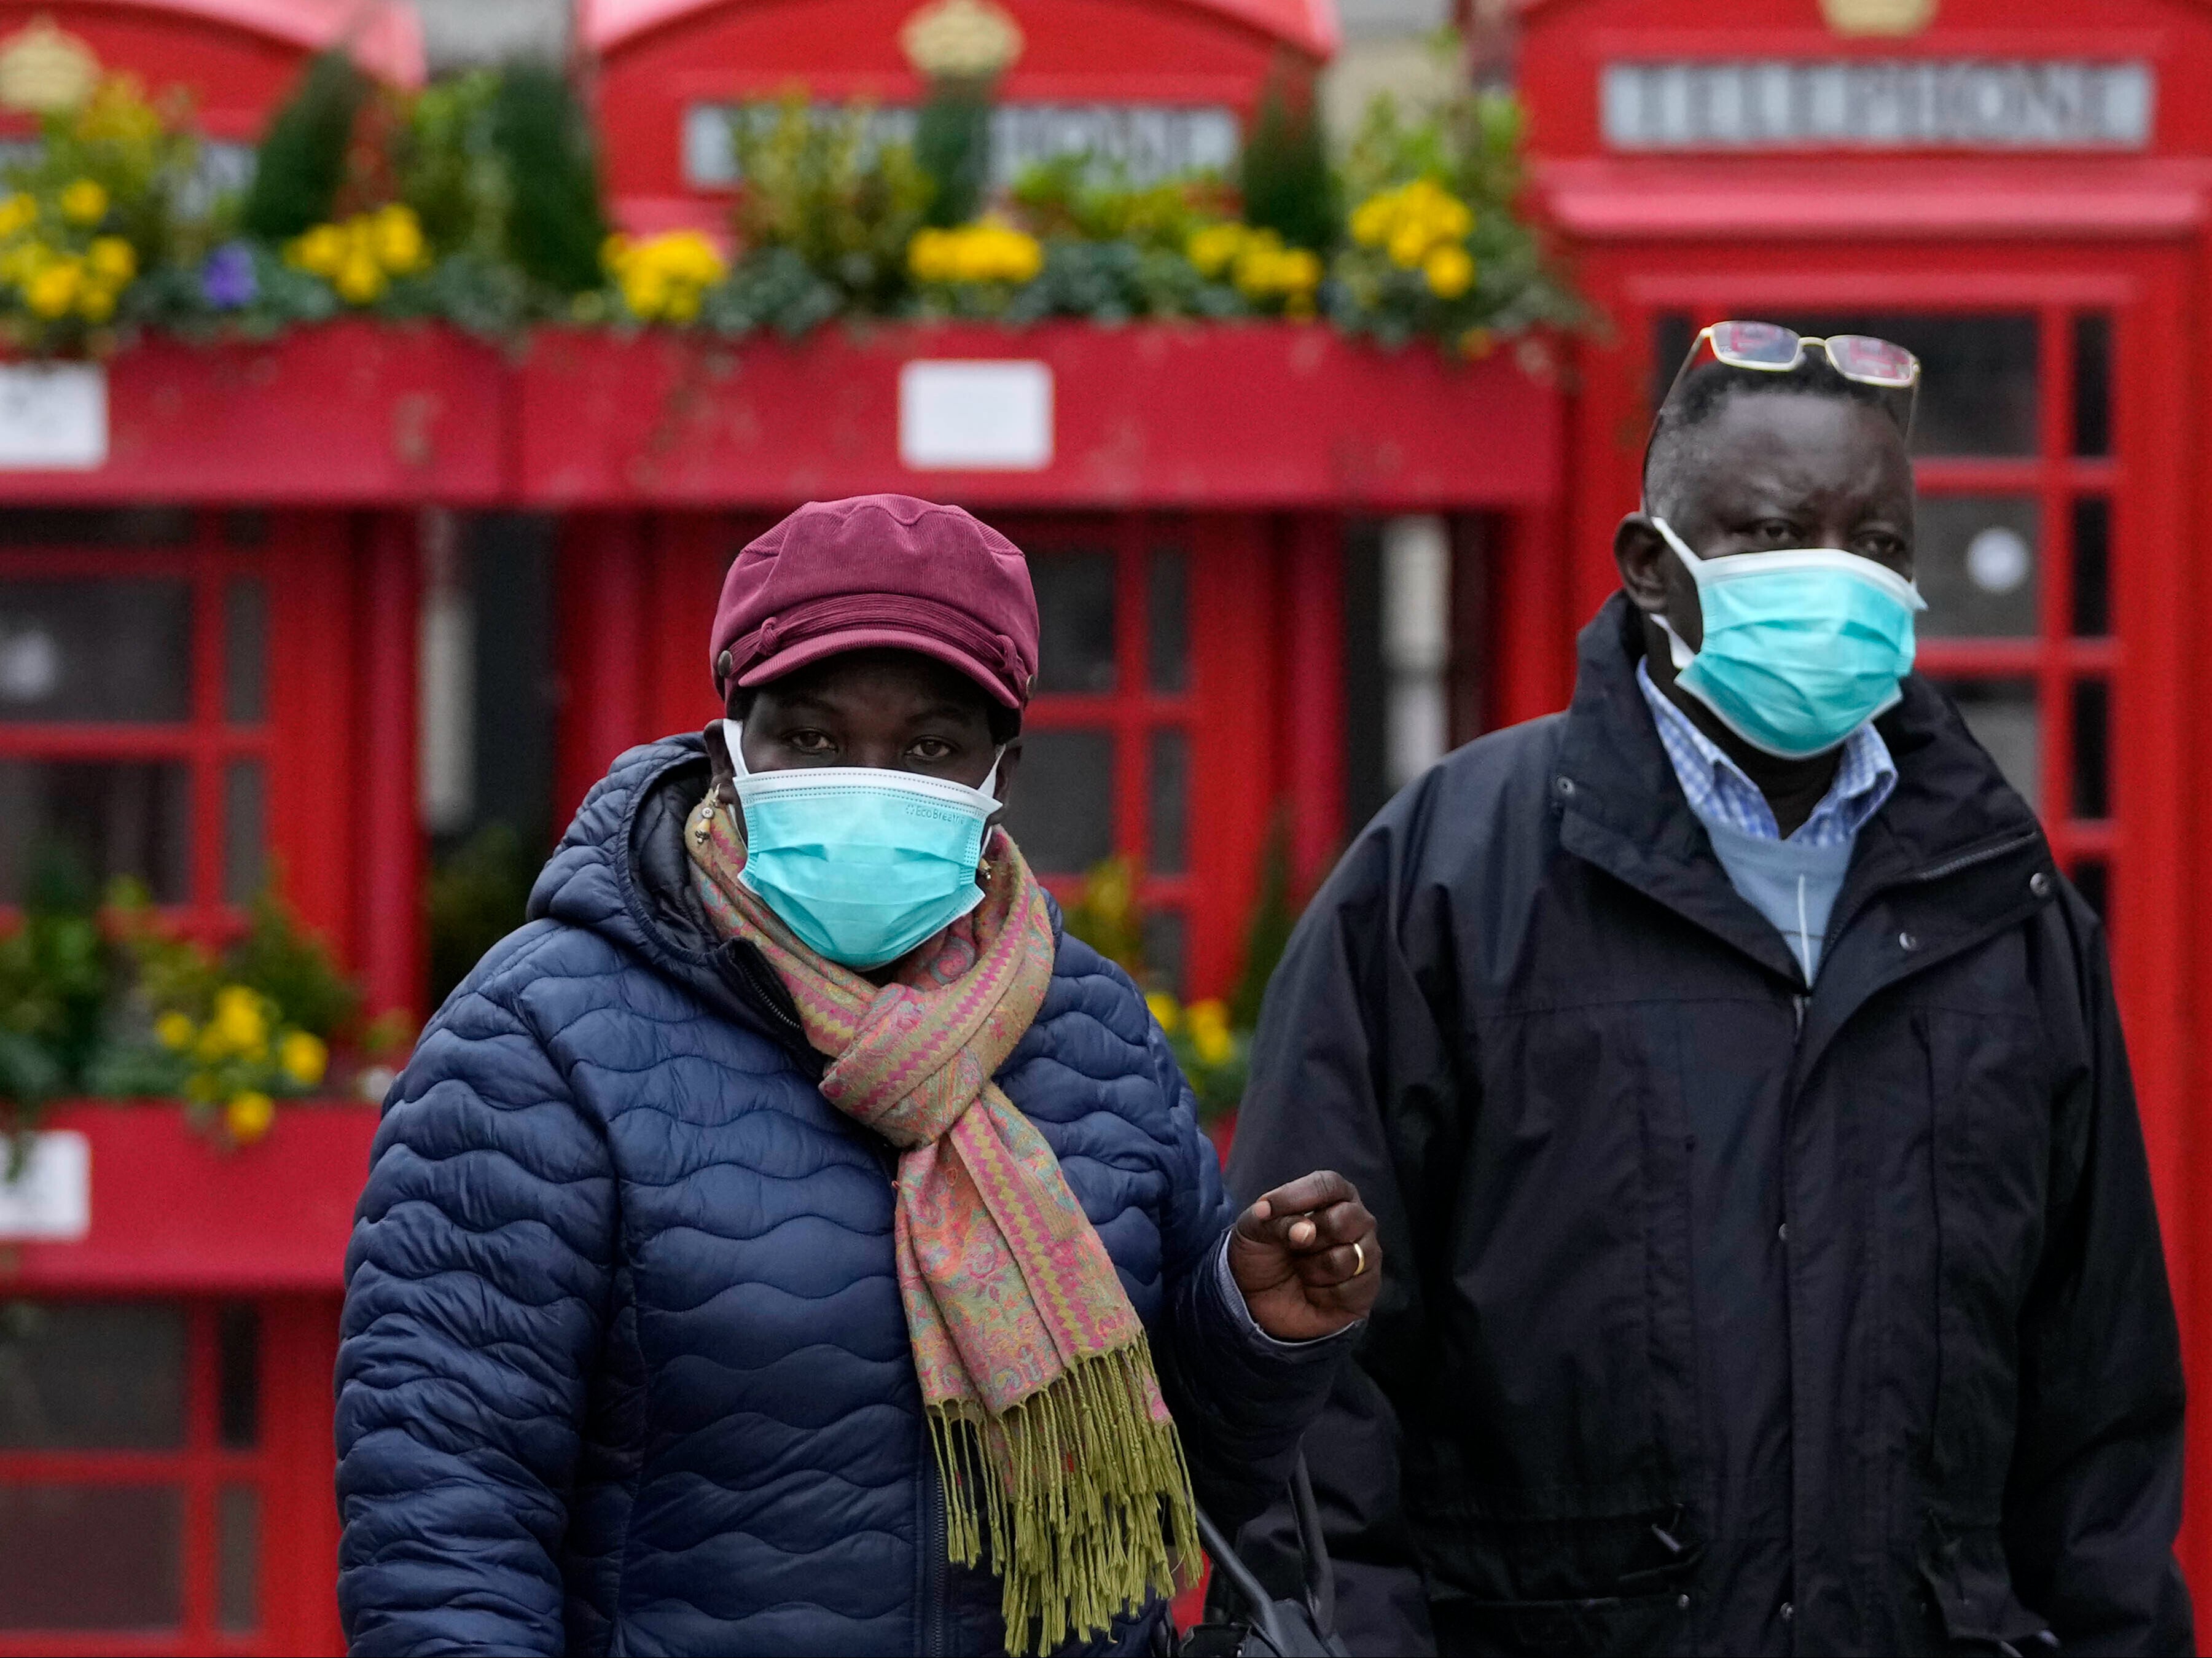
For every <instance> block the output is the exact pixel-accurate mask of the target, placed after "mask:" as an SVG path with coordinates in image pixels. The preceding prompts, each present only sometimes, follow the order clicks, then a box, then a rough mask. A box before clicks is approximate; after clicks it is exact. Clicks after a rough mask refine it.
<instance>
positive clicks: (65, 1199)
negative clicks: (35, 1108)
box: [0, 1129, 92, 1241]
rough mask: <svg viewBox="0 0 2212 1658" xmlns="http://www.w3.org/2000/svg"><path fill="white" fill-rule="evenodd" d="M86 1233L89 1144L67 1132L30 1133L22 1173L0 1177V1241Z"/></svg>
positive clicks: (89, 1193)
mask: <svg viewBox="0 0 2212 1658" xmlns="http://www.w3.org/2000/svg"><path fill="white" fill-rule="evenodd" d="M4 1175H5V1165H4V1164H0V1176H4ZM90 1230H92V1143H91V1142H90V1141H89V1140H88V1139H85V1137H84V1136H83V1135H82V1134H80V1133H76V1131H75V1130H73V1129H63V1130H59V1131H57V1132H55V1133H47V1134H33V1135H32V1136H31V1150H30V1154H29V1156H28V1157H26V1158H25V1159H24V1162H23V1172H22V1174H21V1175H20V1176H18V1177H17V1178H16V1179H15V1180H12V1181H11V1180H8V1179H5V1178H4V1177H0V1238H45V1239H51V1240H58V1241H66V1240H70V1239H74V1238H81V1237H82V1236H84V1235H85V1234H86V1233H87V1232H88V1231H90Z"/></svg>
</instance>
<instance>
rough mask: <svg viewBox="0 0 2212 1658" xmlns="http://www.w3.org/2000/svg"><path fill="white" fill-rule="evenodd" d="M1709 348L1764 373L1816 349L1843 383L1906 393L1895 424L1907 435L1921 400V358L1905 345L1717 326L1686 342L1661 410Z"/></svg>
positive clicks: (1786, 369) (1770, 327) (1782, 369)
mask: <svg viewBox="0 0 2212 1658" xmlns="http://www.w3.org/2000/svg"><path fill="white" fill-rule="evenodd" d="M1707 346H1711V348H1712V353H1713V357H1714V360H1715V361H1718V362H1723V363H1725V364H1727V365H1728V366H1729V367H1730V368H1747V369H1751V370H1753V371H1755V372H1757V373H1760V374H1789V373H1790V371H1791V370H1792V369H1794V368H1796V367H1797V366H1798V364H1800V363H1802V362H1803V361H1805V352H1806V350H1807V349H1808V347H1809V348H1814V349H1818V350H1819V351H1820V355H1822V356H1824V357H1826V359H1827V360H1828V366H1829V367H1832V368H1833V369H1834V370H1835V371H1836V372H1837V373H1838V374H1840V375H1842V376H1843V377H1844V379H1845V380H1853V381H1856V382H1857V384H1859V385H1861V386H1879V387H1880V388H1881V390H1883V391H1885V392H1905V393H1907V394H1908V396H1907V398H1906V402H1905V418H1904V419H1903V420H1902V421H1901V422H1899V424H1900V425H1901V426H1902V427H1903V428H1905V433H1906V434H1907V435H1908V436H1909V435H1910V434H1911V431H1912V417H1913V415H1914V413H1915V412H1916V411H1917V407H1918V404H1919V400H1920V359H1919V358H1917V357H1916V356H1914V355H1912V353H1911V352H1910V351H1908V350H1906V349H1905V348H1904V347H1903V346H1901V345H1899V344H1896V343H1893V342H1892V341H1889V340H1883V339H1876V338H1875V337H1874V336H1873V335H1871V334H1831V335H1828V336H1826V337H1820V336H1818V335H1807V334H1800V333H1799V332H1798V331H1796V329H1794V328H1784V326H1782V325H1781V324H1779V323H1771V322H1735V321H1731V322H1717V323H1713V324H1711V325H1709V326H1707V327H1705V328H1701V329H1699V331H1698V337H1696V338H1695V339H1693V340H1692V341H1691V342H1690V349H1689V354H1688V355H1686V356H1685V357H1684V358H1683V359H1682V366H1681V367H1680V368H1678V369H1676V370H1675V371H1674V382H1673V383H1672V384H1671V385H1669V386H1668V388H1667V395H1666V396H1665V397H1663V398H1661V399H1660V400H1659V407H1660V409H1662V410H1663V409H1665V408H1666V406H1667V405H1668V404H1670V403H1672V402H1673V401H1674V394H1675V393H1676V392H1679V391H1680V390H1681V389H1682V382H1683V380H1686V379H1687V378H1688V376H1689V373H1690V370H1691V369H1692V367H1695V366H1696V364H1697V361H1698V358H1699V355H1701V354H1702V353H1703V352H1704V351H1705V348H1706V347H1707ZM1654 423H1655V425H1656V413H1655V417H1654Z"/></svg>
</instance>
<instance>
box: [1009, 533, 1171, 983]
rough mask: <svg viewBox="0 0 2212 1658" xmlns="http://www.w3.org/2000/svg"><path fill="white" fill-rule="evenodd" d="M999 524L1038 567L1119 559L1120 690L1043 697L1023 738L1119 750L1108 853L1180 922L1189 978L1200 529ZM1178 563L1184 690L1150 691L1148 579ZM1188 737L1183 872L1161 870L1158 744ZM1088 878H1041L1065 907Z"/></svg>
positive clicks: (1068, 874) (1156, 908)
mask: <svg viewBox="0 0 2212 1658" xmlns="http://www.w3.org/2000/svg"><path fill="white" fill-rule="evenodd" d="M987 516H989V517H991V518H992V521H993V523H994V525H995V526H996V527H997V528H998V529H1000V531H1002V532H1003V533H1005V534H1006V537H1008V538H1009V539H1011V540H1012V542H1013V543H1014V544H1015V545H1016V546H1018V547H1019V548H1021V549H1022V550H1023V551H1024V553H1026V554H1027V555H1028V556H1030V560H1031V561H1032V566H1033V568H1034V564H1035V563H1036V562H1041V561H1045V560H1049V559H1051V558H1052V557H1053V556H1054V555H1055V554H1059V553H1063V552H1065V553H1077V552H1104V553H1107V554H1109V556H1111V557H1112V559H1113V561H1114V586H1113V592H1114V689H1112V690H1110V691H1090V692H1079V691H1042V690H1041V691H1039V692H1038V693H1037V694H1036V696H1035V697H1034V698H1033V699H1032V700H1031V701H1030V706H1029V708H1028V709H1027V710H1026V711H1025V712H1024V714H1023V716H1022V728H1023V731H1024V733H1025V734H1026V733H1030V732H1070V731H1097V732H1106V733H1108V734H1109V736H1110V738H1111V739H1112V742H1113V745H1114V777H1113V787H1112V799H1113V802H1114V821H1113V826H1112V853H1113V855H1114V856H1116V857H1121V858H1127V859H1129V860H1130V861H1131V862H1132V863H1133V865H1135V867H1136V869H1137V872H1138V876H1139V880H1138V886H1137V898H1138V902H1139V904H1140V905H1141V906H1142V908H1143V909H1144V910H1145V912H1146V915H1147V916H1148V917H1151V916H1167V917H1172V918H1174V919H1175V920H1176V921H1177V922H1178V923H1179V924H1180V926H1181V927H1182V935H1183V943H1182V957H1183V971H1182V976H1183V977H1184V978H1185V979H1186V980H1187V979H1188V961H1189V952H1190V944H1191V933H1192V931H1193V929H1194V926H1195V925H1196V917H1195V916H1194V914H1193V911H1194V897H1195V883H1194V878H1193V876H1192V864H1193V861H1194V855H1195V847H1194V840H1195V838H1196V831H1197V830H1198V829H1199V827H1200V825H1199V823H1198V822H1197V819H1196V814H1195V812H1194V802H1193V800H1192V799H1191V795H1192V793H1193V790H1192V775H1191V774H1192V768H1193V767H1194V765H1195V764H1196V756H1197V750H1198V734H1197V731H1196V726H1197V722H1198V698H1197V694H1196V689H1195V687H1196V685H1197V683H1198V663H1197V657H1198V653H1199V651H1200V641H1199V639H1198V636H1197V630H1196V629H1195V628H1194V626H1193V616H1192V610H1193V608H1194V606H1193V604H1192V594H1193V592H1194V588H1195V586H1196V585H1197V568H1196V567H1197V563H1198V560H1199V556H1200V550H1199V537H1198V533H1197V528H1196V526H1195V525H1194V524H1193V523H1192V522H1191V521H1190V520H1189V519H1188V517H1186V516H1184V515H1181V514H1170V513H1111V514H1075V513H1066V514H1054V515H1051V516H1045V515H1038V516H1036V517H1032V518H1012V517H1005V518H1001V517H1000V516H998V515H995V514H987ZM1162 554H1168V555H1172V556H1176V557H1179V558H1180V559H1181V560H1182V564H1183V574H1182V603H1183V616H1182V630H1183V639H1184V641H1185V655H1184V671H1183V684H1182V689H1180V690H1161V689H1156V688H1155V687H1154V685H1153V683H1152V562H1153V559H1154V557H1155V556H1156V555H1162ZM1162 732H1179V733H1181V735H1182V738H1183V754H1184V761H1183V780H1182V781H1183V788H1184V799H1183V806H1182V811H1183V823H1184V835H1183V847H1182V854H1183V855H1182V868H1181V869H1179V870H1176V871H1172V872H1161V871H1159V870H1158V861H1159V860H1158V851H1159V849H1158V847H1155V846H1154V845H1153V844H1152V828H1153V823H1154V814H1153V810H1152V807H1153V793H1154V790H1155V786H1156V785H1157V782H1158V780H1157V779H1155V778H1154V777H1153V775H1152V760H1153V738H1155V736H1157V735H1158V734H1159V733H1162ZM1086 873H1087V872H1085V871H1082V870H1042V869H1041V870H1039V871H1038V875H1039V877H1040V878H1041V879H1042V881H1043V882H1044V884H1045V885H1046V886H1047V888H1048V889H1049V890H1051V892H1052V894H1053V896H1054V897H1056V898H1058V899H1059V900H1060V902H1063V903H1068V902H1074V901H1075V900H1076V899H1077V898H1078V897H1079V896H1080V895H1081V893H1082V890H1083V886H1084V878H1085V874H1086Z"/></svg>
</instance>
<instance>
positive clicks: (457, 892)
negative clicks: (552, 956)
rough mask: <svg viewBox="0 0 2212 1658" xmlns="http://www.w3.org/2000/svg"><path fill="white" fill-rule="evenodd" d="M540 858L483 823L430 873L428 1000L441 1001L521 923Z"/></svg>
mask: <svg viewBox="0 0 2212 1658" xmlns="http://www.w3.org/2000/svg"><path fill="white" fill-rule="evenodd" d="M537 876H538V860H537V859H533V858H532V856H531V855H530V853H529V851H528V849H527V848H526V847H524V845H523V842H522V836H521V835H520V834H518V833H517V832H516V831H515V830H514V829H513V828H512V827H510V826H509V825H507V824H506V823H487V824H485V825H484V826H483V828H482V829H478V830H477V832H476V833H475V834H474V835H471V836H470V837H469V838H468V839H467V840H466V841H463V842H462V843H461V844H460V845H459V847H455V848H454V849H453V851H452V852H450V853H447V855H446V856H445V857H444V858H443V859H440V860H439V862H438V864H437V865H436V866H435V868H433V869H432V871H431V872H430V884H429V891H428V908H429V921H430V999H431V1001H432V1002H433V1003H437V1002H442V1001H444V1000H445V999H446V998H447V996H448V995H450V994H452V993H453V987H454V986H455V985H457V984H459V983H460V981H462V980H463V979H465V978H466V977H468V975H469V973H470V970H471V969H473V968H474V967H475V966H476V964H477V963H478V962H479V961H481V960H482V959H483V956H484V953H485V952H486V951H487V950H489V949H490V948H491V947H492V946H493V945H494V944H497V943H498V942H499V941H500V940H501V938H505V937H507V934H508V933H510V932H513V931H514V930H515V928H517V927H519V926H521V925H522V919H523V910H524V908H525V907H526V905H527V904H528V902H529V900H530V887H531V883H532V882H533V881H534V880H535V879H536V878H537Z"/></svg>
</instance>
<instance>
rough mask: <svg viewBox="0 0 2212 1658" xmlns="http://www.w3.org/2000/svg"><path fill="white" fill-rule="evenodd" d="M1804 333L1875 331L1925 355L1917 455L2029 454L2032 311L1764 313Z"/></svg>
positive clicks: (1915, 432) (2032, 445) (2034, 376)
mask: <svg viewBox="0 0 2212 1658" xmlns="http://www.w3.org/2000/svg"><path fill="white" fill-rule="evenodd" d="M1760 320H1763V321H1766V322H1778V323H1782V324H1784V325H1787V326H1789V327H1791V328H1795V329H1796V330H1797V331H1798V332H1800V333H1802V334H1818V335H1823V336H1826V335H1829V334H1872V335H1874V336H1875V337H1877V338H1880V339H1886V340H1893V341H1895V342H1896V343H1898V344H1899V345H1901V346H1903V347H1905V349H1906V350H1908V351H1910V352H1911V353H1912V354H1913V355H1915V356H1917V357H1918V358H1919V359H1920V399H1919V408H1918V413H1917V416H1916V417H1915V419H1914V421H1913V426H1912V451H1913V452H1914V453H1915V454H1918V455H2032V454H2034V453H2035V452H2036V434H2037V429H2038V422H2037V413H2038V409H2039V399H2038V396H2037V385H2038V380H2039V375H2038V368H2039V363H2038V360H2037V355H2038V354H2037V329H2036V320H2035V317H2034V315H2033V313H2026V312H2022V313H1996V314H1987V313H1985V314H1973V313H1954V314H1948V315H1947V314H1943V313H1900V312H1853V313H1822V314H1818V315H1811V314H1791V313H1783V314H1780V315H1770V316H1767V317H1765V318H1763V319H1760Z"/></svg>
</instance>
